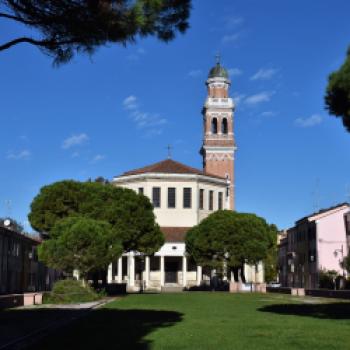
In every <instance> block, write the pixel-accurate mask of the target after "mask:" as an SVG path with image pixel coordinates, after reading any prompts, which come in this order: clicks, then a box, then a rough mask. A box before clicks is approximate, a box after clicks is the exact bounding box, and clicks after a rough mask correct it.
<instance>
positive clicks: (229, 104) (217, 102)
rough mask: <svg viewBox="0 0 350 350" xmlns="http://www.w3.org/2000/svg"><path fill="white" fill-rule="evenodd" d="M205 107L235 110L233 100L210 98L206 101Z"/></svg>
mask: <svg viewBox="0 0 350 350" xmlns="http://www.w3.org/2000/svg"><path fill="white" fill-rule="evenodd" d="M205 107H207V108H208V107H217V108H233V107H234V105H233V101H232V98H213V97H208V98H207V99H206V101H205Z"/></svg>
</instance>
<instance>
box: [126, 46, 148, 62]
mask: <svg viewBox="0 0 350 350" xmlns="http://www.w3.org/2000/svg"><path fill="white" fill-rule="evenodd" d="M145 54H146V50H145V49H143V48H142V47H139V48H138V49H137V50H136V51H135V52H133V53H131V54H129V55H127V56H126V59H127V60H128V61H131V62H136V61H138V60H139V59H140V58H141V56H143V55H145Z"/></svg>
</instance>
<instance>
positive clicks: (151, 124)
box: [123, 95, 168, 136]
mask: <svg viewBox="0 0 350 350" xmlns="http://www.w3.org/2000/svg"><path fill="white" fill-rule="evenodd" d="M123 106H124V108H125V109H127V110H129V111H130V114H129V117H130V118H131V120H132V121H133V122H134V123H135V125H136V126H137V127H138V128H139V129H144V131H145V135H146V136H153V135H159V134H161V133H162V132H163V127H164V125H165V124H167V123H168V120H167V119H166V118H164V117H162V116H161V115H159V114H158V113H150V112H145V111H142V110H141V109H140V108H139V103H138V99H137V97H136V96H134V95H131V96H129V97H127V98H126V99H125V100H124V101H123Z"/></svg>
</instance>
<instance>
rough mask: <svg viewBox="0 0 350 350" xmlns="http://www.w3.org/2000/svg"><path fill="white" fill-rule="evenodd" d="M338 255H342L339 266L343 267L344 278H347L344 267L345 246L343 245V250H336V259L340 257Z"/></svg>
mask: <svg viewBox="0 0 350 350" xmlns="http://www.w3.org/2000/svg"><path fill="white" fill-rule="evenodd" d="M338 253H340V254H341V260H339V265H340V266H341V267H342V270H343V277H344V278H345V270H344V265H343V260H344V249H343V245H341V248H340V249H336V250H335V251H334V252H333V254H334V257H335V258H336V257H337V256H338Z"/></svg>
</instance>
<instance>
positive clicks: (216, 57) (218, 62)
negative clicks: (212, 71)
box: [215, 52, 221, 64]
mask: <svg viewBox="0 0 350 350" xmlns="http://www.w3.org/2000/svg"><path fill="white" fill-rule="evenodd" d="M215 59H216V64H220V59H221V56H220V52H218V53H217V54H216V55H215Z"/></svg>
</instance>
